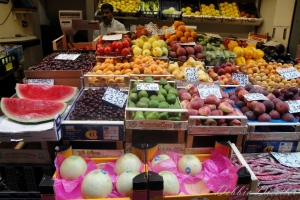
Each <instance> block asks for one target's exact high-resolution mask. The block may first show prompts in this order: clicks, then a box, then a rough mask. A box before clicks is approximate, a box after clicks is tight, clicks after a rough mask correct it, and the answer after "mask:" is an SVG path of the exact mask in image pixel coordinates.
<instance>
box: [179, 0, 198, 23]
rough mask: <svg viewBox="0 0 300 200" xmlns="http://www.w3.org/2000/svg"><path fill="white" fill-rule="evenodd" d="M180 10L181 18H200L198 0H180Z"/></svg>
mask: <svg viewBox="0 0 300 200" xmlns="http://www.w3.org/2000/svg"><path fill="white" fill-rule="evenodd" d="M181 12H182V19H183V20H202V17H201V13H200V4H199V1H198V0H193V1H188V2H187V1H181Z"/></svg>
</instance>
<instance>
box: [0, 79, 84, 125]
mask: <svg viewBox="0 0 300 200" xmlns="http://www.w3.org/2000/svg"><path fill="white" fill-rule="evenodd" d="M77 91H78V89H77V88H76V87H71V86H64V85H39V84H17V85H16V93H17V96H18V97H19V98H2V99H1V110H2V112H3V113H4V114H5V115H6V116H7V117H8V118H9V119H12V120H14V121H17V122H22V123H37V122H44V121H49V120H53V119H54V118H55V117H56V115H57V114H62V113H63V112H64V111H65V110H66V108H67V104H66V103H65V102H68V101H70V100H71V99H72V98H74V96H75V95H76V94H77Z"/></svg>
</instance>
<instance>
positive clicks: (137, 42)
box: [135, 39, 144, 48]
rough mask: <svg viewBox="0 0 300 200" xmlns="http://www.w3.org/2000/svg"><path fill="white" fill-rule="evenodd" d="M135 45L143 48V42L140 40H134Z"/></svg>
mask: <svg viewBox="0 0 300 200" xmlns="http://www.w3.org/2000/svg"><path fill="white" fill-rule="evenodd" d="M135 44H136V45H137V46H138V47H140V48H143V45H144V41H143V40H142V39H136V40H135Z"/></svg>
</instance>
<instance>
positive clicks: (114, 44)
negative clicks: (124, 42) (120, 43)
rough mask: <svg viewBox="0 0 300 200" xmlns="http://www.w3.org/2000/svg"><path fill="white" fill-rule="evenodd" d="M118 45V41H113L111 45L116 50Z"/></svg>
mask: <svg viewBox="0 0 300 200" xmlns="http://www.w3.org/2000/svg"><path fill="white" fill-rule="evenodd" d="M116 45H117V42H116V41H113V42H112V43H111V47H112V48H114V49H115V48H117V47H116Z"/></svg>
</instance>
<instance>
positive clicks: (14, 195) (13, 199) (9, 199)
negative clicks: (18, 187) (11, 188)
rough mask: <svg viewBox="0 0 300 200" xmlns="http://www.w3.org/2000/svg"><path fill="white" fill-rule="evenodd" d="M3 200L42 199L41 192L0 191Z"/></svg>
mask: <svg viewBox="0 0 300 200" xmlns="http://www.w3.org/2000/svg"><path fill="white" fill-rule="evenodd" d="M0 199H1V200H41V195H40V193H39V192H30V193H27V192H5V193H2V192H0Z"/></svg>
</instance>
